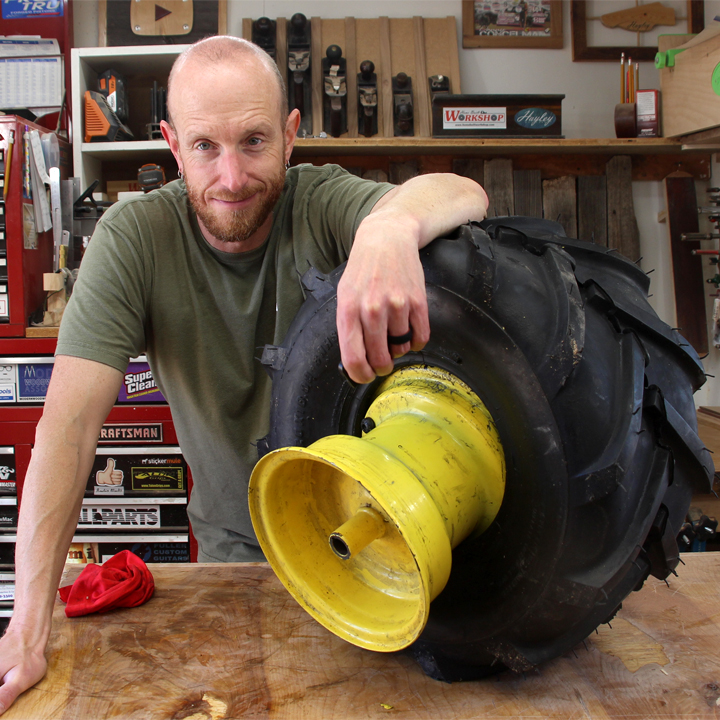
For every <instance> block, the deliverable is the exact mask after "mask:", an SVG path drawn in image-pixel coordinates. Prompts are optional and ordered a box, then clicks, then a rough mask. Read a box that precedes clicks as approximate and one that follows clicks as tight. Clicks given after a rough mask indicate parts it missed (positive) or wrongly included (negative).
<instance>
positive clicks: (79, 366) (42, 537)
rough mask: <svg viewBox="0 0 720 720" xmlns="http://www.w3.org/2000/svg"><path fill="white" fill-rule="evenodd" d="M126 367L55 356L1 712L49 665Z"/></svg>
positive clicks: (26, 510) (1, 649) (28, 504)
mask: <svg viewBox="0 0 720 720" xmlns="http://www.w3.org/2000/svg"><path fill="white" fill-rule="evenodd" d="M121 382H122V373H121V372H119V371H118V370H116V369H115V368H111V367H109V366H107V365H103V364H101V363H97V362H93V361H92V360H83V359H80V358H74V357H69V356H65V355H60V356H58V357H57V358H56V359H55V366H54V368H53V374H52V378H51V380H50V386H49V387H48V393H47V397H46V400H45V408H44V410H43V416H42V419H41V420H40V422H39V423H38V426H37V431H36V435H35V446H34V449H33V455H32V460H31V461H30V466H29V468H28V472H27V476H26V478H25V484H24V488H23V495H22V504H21V512H20V520H19V524H18V542H17V548H16V556H15V567H16V590H15V609H14V611H13V617H12V620H11V621H10V625H9V627H8V629H7V632H6V633H5V635H4V636H3V638H2V639H0V679H1V680H2V685H0V714H2V713H3V712H4V711H5V710H6V709H7V708H8V707H9V706H10V705H11V704H12V703H13V702H14V701H15V698H16V697H17V696H18V695H19V694H20V693H21V692H23V691H25V690H27V689H28V688H29V687H31V686H32V685H34V684H35V683H36V682H38V681H39V680H40V679H41V678H42V677H43V675H44V674H45V670H46V668H47V664H46V661H45V654H44V653H45V645H46V644H47V640H48V637H49V635H50V624H51V618H52V610H53V604H54V602H55V593H56V591H57V587H58V584H59V582H60V577H61V574H62V570H63V566H64V564H65V559H66V558H67V551H68V547H69V545H70V541H71V540H72V536H73V534H74V531H75V528H76V527H77V522H78V517H79V515H80V506H81V503H82V497H83V493H84V489H85V486H86V484H87V479H88V476H89V474H90V470H91V469H92V464H93V458H94V455H95V448H96V445H97V439H98V435H99V433H100V428H101V427H102V424H103V422H104V421H105V419H106V418H107V415H108V413H109V412H110V409H111V408H112V406H113V403H114V402H115V400H116V398H117V395H118V391H119V390H120V384H121Z"/></svg>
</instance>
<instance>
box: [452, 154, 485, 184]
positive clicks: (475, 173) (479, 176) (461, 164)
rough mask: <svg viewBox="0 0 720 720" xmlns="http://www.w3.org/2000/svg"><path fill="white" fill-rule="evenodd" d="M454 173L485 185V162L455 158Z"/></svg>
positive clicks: (453, 162) (475, 159)
mask: <svg viewBox="0 0 720 720" xmlns="http://www.w3.org/2000/svg"><path fill="white" fill-rule="evenodd" d="M452 171H453V172H454V173H455V174H456V175H462V176H463V177H468V178H470V179H471V180H474V181H475V182H476V183H478V184H480V185H483V186H484V185H485V161H484V160H479V159H477V158H454V159H453V161H452Z"/></svg>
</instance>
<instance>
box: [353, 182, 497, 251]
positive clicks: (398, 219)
mask: <svg viewBox="0 0 720 720" xmlns="http://www.w3.org/2000/svg"><path fill="white" fill-rule="evenodd" d="M487 208H488V197H487V194H486V193H485V190H483V188H482V187H481V186H480V185H478V184H477V183H476V182H475V181H474V180H470V179H469V178H465V177H461V176H459V175H453V174H450V173H436V174H430V175H418V176H417V177H414V178H412V179H410V180H408V181H407V182H405V183H403V184H402V185H400V186H398V187H396V188H394V189H393V190H391V191H390V192H389V193H387V195H384V196H383V197H382V198H380V200H379V201H378V202H377V203H376V204H375V207H374V208H373V209H372V212H370V214H369V215H368V216H367V217H366V219H365V221H364V222H363V224H365V223H369V224H375V223H380V222H389V223H392V227H393V228H394V229H396V230H400V231H402V230H405V231H407V233H408V234H413V235H415V236H416V237H417V241H418V247H424V246H425V245H427V244H428V243H429V242H430V241H431V240H434V239H435V238H437V237H440V236H441V235H444V234H445V233H447V232H450V231H451V230H454V229H455V228H456V227H458V226H459V225H463V224H464V223H466V222H469V221H471V220H482V219H483V218H484V217H485V215H486V213H487ZM361 227H362V225H361ZM365 229H367V228H365Z"/></svg>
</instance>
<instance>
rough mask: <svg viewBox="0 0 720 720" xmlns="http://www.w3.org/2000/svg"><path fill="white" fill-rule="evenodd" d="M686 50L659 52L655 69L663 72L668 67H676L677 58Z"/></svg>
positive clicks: (674, 49) (673, 49) (675, 49)
mask: <svg viewBox="0 0 720 720" xmlns="http://www.w3.org/2000/svg"><path fill="white" fill-rule="evenodd" d="M684 49H685V48H671V49H670V50H666V51H665V52H659V53H658V54H657V55H656V56H655V67H656V68H657V69H658V70H662V69H663V68H666V67H675V56H676V55H679V54H680V53H681V52H683V50H684Z"/></svg>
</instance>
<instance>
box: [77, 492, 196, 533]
mask: <svg viewBox="0 0 720 720" xmlns="http://www.w3.org/2000/svg"><path fill="white" fill-rule="evenodd" d="M144 501H145V502H143V498H138V499H137V502H136V501H135V500H134V499H131V498H118V499H116V500H115V502H113V501H112V500H109V501H108V502H107V503H105V502H101V501H98V500H87V499H86V500H84V501H83V506H82V508H81V509H80V519H79V521H78V529H82V530H87V529H88V528H99V527H106V528H113V529H114V530H138V529H140V528H142V529H148V530H156V529H158V528H162V529H165V530H167V529H170V528H173V529H178V530H184V531H187V529H188V525H189V522H188V516H187V509H186V508H187V505H186V504H185V499H184V498H147V497H146V498H144Z"/></svg>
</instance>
